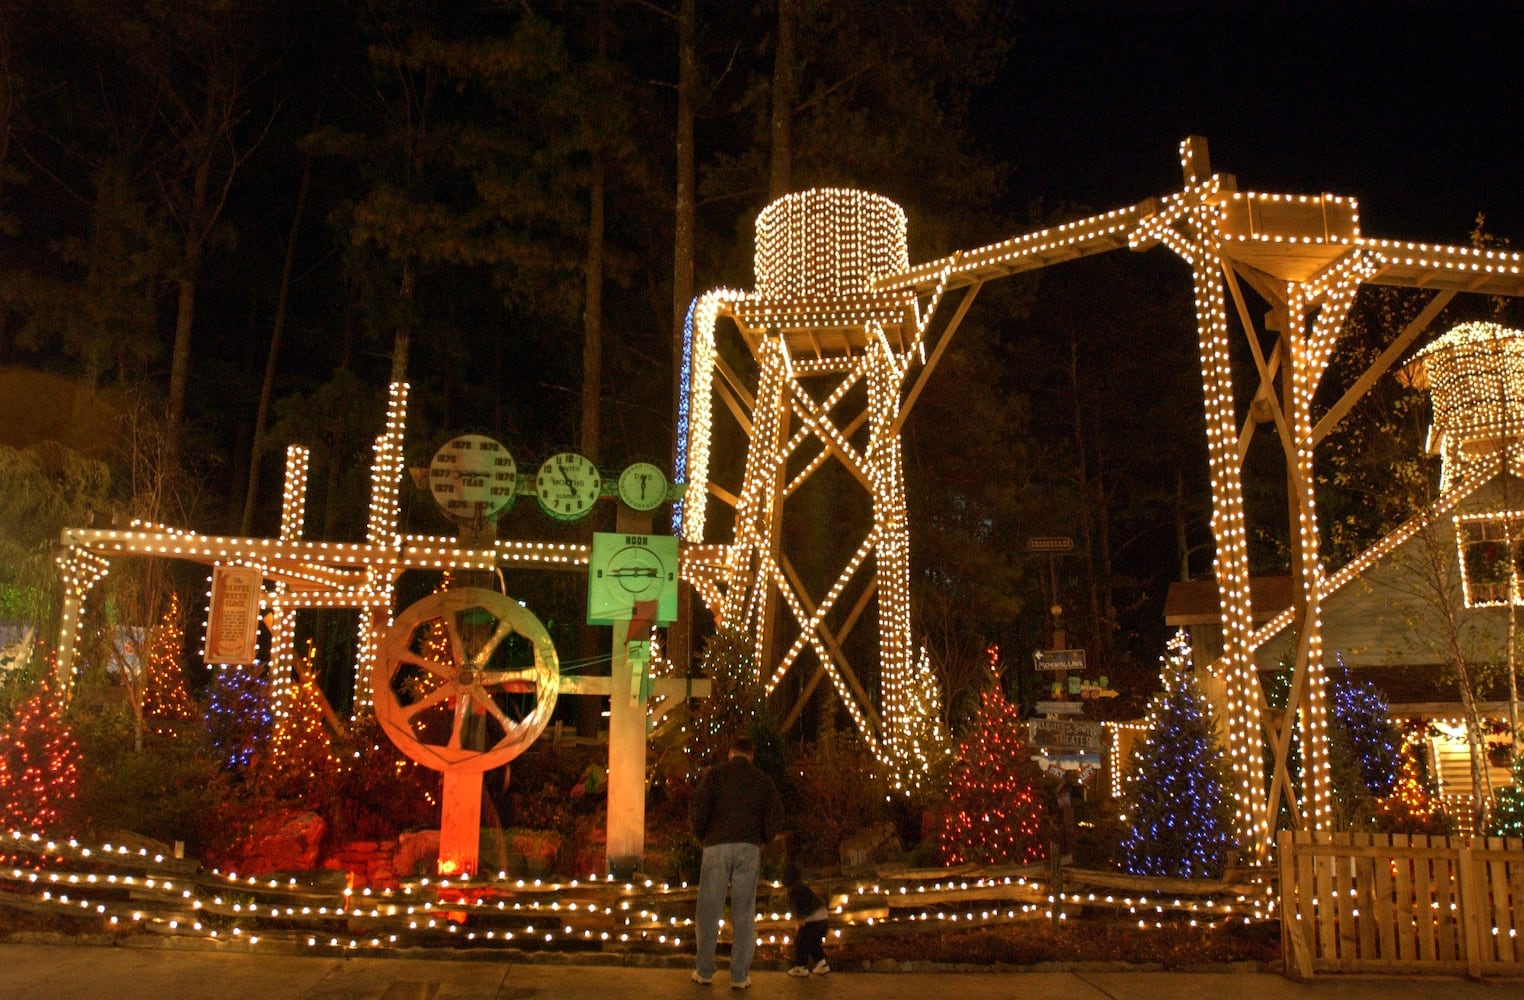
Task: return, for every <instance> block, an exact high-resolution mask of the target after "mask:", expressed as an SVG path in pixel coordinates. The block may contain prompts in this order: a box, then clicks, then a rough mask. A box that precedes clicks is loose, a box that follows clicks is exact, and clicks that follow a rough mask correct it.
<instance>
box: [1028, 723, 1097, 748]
mask: <svg viewBox="0 0 1524 1000" xmlns="http://www.w3.org/2000/svg"><path fill="white" fill-rule="evenodd" d="M1027 730H1028V733H1029V734H1030V736H1029V739H1030V741H1031V743H1032V745H1033V746H1034V747H1042V748H1043V749H1045V750H1104V749H1106V731H1105V730H1104V729H1102V728H1101V724H1100V723H1099V722H1090V721H1088V720H1085V719H1032V720H1030V721H1028V722H1027Z"/></svg>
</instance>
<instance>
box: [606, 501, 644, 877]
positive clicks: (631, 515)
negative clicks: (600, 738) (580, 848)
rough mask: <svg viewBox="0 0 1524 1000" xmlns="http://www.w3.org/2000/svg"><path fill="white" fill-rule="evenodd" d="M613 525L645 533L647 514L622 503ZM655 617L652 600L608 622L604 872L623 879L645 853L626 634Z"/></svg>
mask: <svg viewBox="0 0 1524 1000" xmlns="http://www.w3.org/2000/svg"><path fill="white" fill-rule="evenodd" d="M615 530H616V531H619V532H621V533H629V534H641V535H643V534H649V533H650V531H651V514H650V512H649V511H647V512H644V513H641V512H638V511H633V510H631V509H630V508H628V507H627V506H625V505H624V504H623V503H621V504H620V505H619V514H618V516H617V518H616V521H615ZM655 616H656V602H655V601H642V602H639V603H637V604H636V607H635V612H634V614H633V615H632V616H631V620H630V621H622V622H615V623H614V648H613V656H612V658H611V660H610V663H609V675H610V676H609V791H608V795H609V799H608V803H609V812H608V839H607V841H606V844H605V851H606V854H607V857H608V866H609V874H611V875H614V876H617V877H620V878H628V877H629V876H630V875H633V874H634V873H635V872H637V871H639V870H640V869H641V867H642V866H643V863H644V859H645V853H646V699H645V698H644V697H643V696H642V693H641V691H640V688H639V681H638V680H637V679H636V678H635V676H634V675H633V672H632V667H631V664H630V658H629V641H630V639H631V637H635V638H638V639H644V638H645V637H646V634H647V633H648V632H649V631H650V628H651V621H652V619H654V618H655Z"/></svg>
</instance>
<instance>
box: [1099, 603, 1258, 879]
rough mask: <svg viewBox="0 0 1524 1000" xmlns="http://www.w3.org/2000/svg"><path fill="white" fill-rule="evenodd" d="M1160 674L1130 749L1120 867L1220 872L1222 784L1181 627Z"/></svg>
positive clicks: (1225, 818)
mask: <svg viewBox="0 0 1524 1000" xmlns="http://www.w3.org/2000/svg"><path fill="white" fill-rule="evenodd" d="M1161 678H1162V680H1163V682H1164V690H1163V691H1162V692H1160V693H1159V694H1158V695H1155V696H1154V699H1153V702H1152V704H1151V706H1150V712H1149V717H1148V735H1147V736H1146V737H1145V738H1144V740H1143V742H1142V743H1141V744H1140V745H1139V746H1138V747H1136V748H1135V749H1134V750H1133V758H1132V773H1131V775H1130V776H1129V779H1128V787H1127V821H1128V830H1127V833H1126V835H1125V836H1123V838H1122V867H1123V868H1124V869H1126V870H1127V871H1129V872H1132V873H1133V874H1135V875H1167V876H1173V877H1176V878H1197V877H1203V876H1216V875H1220V874H1222V870H1223V865H1224V862H1225V860H1226V856H1227V852H1228V848H1229V847H1230V846H1231V845H1232V835H1231V833H1230V832H1229V820H1230V813H1229V802H1228V796H1227V786H1226V782H1225V781H1224V777H1223V769H1222V756H1221V752H1220V751H1219V749H1218V746H1217V740H1216V738H1215V737H1214V736H1213V726H1212V719H1211V713H1210V710H1209V708H1208V706H1207V704H1206V702H1205V701H1204V700H1203V699H1202V697H1201V694H1200V692H1199V690H1198V689H1197V687H1196V680H1195V677H1194V676H1193V675H1192V673H1191V667H1190V647H1189V646H1188V645H1187V644H1186V640H1185V636H1184V634H1183V633H1179V632H1177V633H1176V634H1175V636H1174V638H1172V639H1171V640H1170V643H1169V652H1168V653H1167V654H1166V655H1165V657H1164V669H1163V670H1162V672H1161Z"/></svg>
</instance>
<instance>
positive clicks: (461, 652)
mask: <svg viewBox="0 0 1524 1000" xmlns="http://www.w3.org/2000/svg"><path fill="white" fill-rule="evenodd" d="M444 623H445V632H446V634H448V635H449V637H450V659H451V660H452V661H454V663H455V668H456V669H457V670H458V669H460V667H461V666H463V665H464V664H465V662H466V644H465V643H464V642H462V641H461V638H460V626H459V625H458V624H457V623H456V621H455V616H454V615H445V616H444Z"/></svg>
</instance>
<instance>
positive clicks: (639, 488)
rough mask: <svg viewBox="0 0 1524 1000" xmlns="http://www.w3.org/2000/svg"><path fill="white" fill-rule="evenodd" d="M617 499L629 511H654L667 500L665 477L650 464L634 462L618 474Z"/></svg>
mask: <svg viewBox="0 0 1524 1000" xmlns="http://www.w3.org/2000/svg"><path fill="white" fill-rule="evenodd" d="M619 499H620V500H623V501H624V505H625V506H626V507H628V508H630V509H631V510H638V511H647V510H655V509H656V508H657V507H659V506H661V502H662V501H663V500H665V499H667V477H666V475H665V474H663V472H662V471H661V469H659V468H657V467H656V466H655V465H652V464H651V463H650V462H636V463H635V464H634V465H631V466H629V467H628V468H626V469H625V470H624V471H623V472H621V473H620V474H619Z"/></svg>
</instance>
